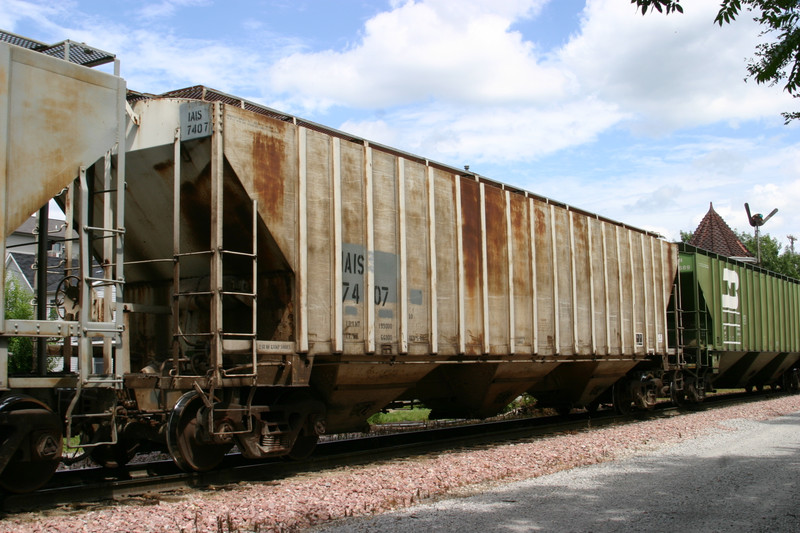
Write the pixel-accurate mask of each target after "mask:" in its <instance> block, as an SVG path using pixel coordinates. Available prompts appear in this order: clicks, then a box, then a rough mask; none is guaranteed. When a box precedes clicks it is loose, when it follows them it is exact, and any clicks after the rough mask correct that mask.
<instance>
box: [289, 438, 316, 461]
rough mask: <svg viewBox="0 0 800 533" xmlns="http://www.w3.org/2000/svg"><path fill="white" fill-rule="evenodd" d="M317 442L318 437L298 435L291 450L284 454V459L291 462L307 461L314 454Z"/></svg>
mask: <svg viewBox="0 0 800 533" xmlns="http://www.w3.org/2000/svg"><path fill="white" fill-rule="evenodd" d="M317 442H319V435H302V434H301V435H298V436H297V439H296V440H295V441H294V444H293V445H292V450H291V451H290V452H289V453H288V454H286V457H288V458H289V459H292V460H293V461H302V460H303V459H308V458H309V457H310V456H311V454H312V453H314V449H315V448H316V447H317Z"/></svg>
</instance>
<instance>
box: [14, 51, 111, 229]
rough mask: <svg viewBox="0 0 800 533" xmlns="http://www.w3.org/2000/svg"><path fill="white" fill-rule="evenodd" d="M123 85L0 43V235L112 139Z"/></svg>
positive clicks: (107, 76)
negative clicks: (0, 169)
mask: <svg viewBox="0 0 800 533" xmlns="http://www.w3.org/2000/svg"><path fill="white" fill-rule="evenodd" d="M124 98H125V82H124V80H122V79H121V78H119V77H116V76H112V75H110V74H106V73H103V72H97V71H94V70H91V69H88V68H85V67H82V66H79V65H76V64H73V63H67V62H64V61H61V60H58V59H55V58H52V57H49V56H47V55H44V54H40V53H37V52H33V51H31V50H27V49H24V48H20V47H18V46H13V45H9V44H6V43H0V107H1V108H2V113H3V115H4V116H5V117H6V121H4V125H3V127H2V129H0V162H2V163H4V167H5V172H4V174H3V175H2V179H3V183H2V184H0V186H2V187H3V189H4V190H5V195H6V199H5V209H4V210H3V213H4V228H3V230H4V236H7V235H9V234H10V233H11V232H12V231H14V229H16V228H17V227H18V226H19V225H20V224H22V222H24V221H25V220H26V219H27V218H28V216H29V215H30V214H31V213H32V212H34V211H35V210H36V209H38V208H39V206H41V205H43V204H45V203H46V202H47V201H49V200H50V198H52V197H53V196H55V195H57V194H58V193H59V191H61V190H62V189H63V188H64V187H66V186H67V185H69V184H70V183H71V182H72V180H74V179H75V178H76V177H77V175H78V171H79V167H80V166H81V165H86V166H88V165H91V164H93V163H94V162H95V161H97V160H98V159H100V158H101V157H103V155H104V154H105V153H106V152H108V151H109V150H111V149H113V148H114V145H115V144H116V142H117V137H118V135H117V132H118V130H119V124H120V120H122V117H121V114H120V109H121V108H120V105H123V104H124V101H125V100H124Z"/></svg>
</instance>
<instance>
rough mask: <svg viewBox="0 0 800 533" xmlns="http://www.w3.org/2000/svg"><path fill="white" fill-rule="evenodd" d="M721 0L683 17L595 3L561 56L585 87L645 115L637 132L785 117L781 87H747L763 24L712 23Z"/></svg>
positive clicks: (605, 0) (614, 1)
mask: <svg viewBox="0 0 800 533" xmlns="http://www.w3.org/2000/svg"><path fill="white" fill-rule="evenodd" d="M718 7H719V6H718V4H717V3H715V2H693V3H691V5H687V6H686V8H685V13H684V14H671V15H668V16H664V15H659V14H657V13H654V14H649V15H647V16H644V17H643V16H641V15H637V14H636V13H635V12H634V7H633V6H632V5H630V3H628V2H620V1H619V0H589V1H588V2H587V5H586V8H585V10H584V16H583V20H582V24H581V33H580V35H578V36H577V37H576V38H574V39H573V40H572V41H571V42H570V43H568V44H567V45H566V46H565V47H564V48H563V50H562V51H561V53H560V54H559V57H560V59H561V60H562V61H563V64H564V67H565V68H567V69H569V70H570V71H572V72H574V74H575V77H576V79H578V80H580V83H581V86H582V90H583V91H590V92H594V93H596V94H597V95H598V96H599V97H601V98H603V99H607V100H610V101H613V102H617V103H618V104H619V105H620V106H621V107H623V108H624V109H626V110H629V111H631V112H634V113H636V114H637V115H638V119H637V122H636V123H635V124H634V127H635V128H637V129H638V130H639V131H642V132H645V131H646V132H649V133H651V134H663V133H666V132H668V131H671V130H675V129H680V128H686V127H693V126H698V125H705V124H711V123H715V122H718V121H727V122H731V123H735V121H738V120H750V119H759V118H762V117H769V118H770V119H771V120H774V121H779V120H781V119H780V117H779V116H778V114H779V112H780V111H781V110H785V109H786V108H787V107H789V106H790V105H791V99H790V98H788V97H787V96H786V95H782V94H781V92H780V90H779V89H777V88H774V87H764V86H758V85H757V84H756V83H755V82H753V81H750V82H749V83H746V84H745V83H743V81H742V80H743V79H744V77H745V75H746V68H745V66H746V63H747V59H748V58H751V57H752V55H753V51H754V49H755V46H756V44H757V42H758V35H759V31H760V30H759V27H758V25H757V24H756V23H755V22H753V21H752V20H751V19H752V17H751V16H749V14H747V13H745V14H743V15H742V16H740V17H739V19H738V20H737V21H736V22H735V23H733V24H730V25H725V26H723V27H721V28H720V27H719V26H717V25H716V24H713V20H714V16H715V15H716V11H717V9H718Z"/></svg>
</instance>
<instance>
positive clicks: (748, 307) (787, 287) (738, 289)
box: [679, 251, 800, 353]
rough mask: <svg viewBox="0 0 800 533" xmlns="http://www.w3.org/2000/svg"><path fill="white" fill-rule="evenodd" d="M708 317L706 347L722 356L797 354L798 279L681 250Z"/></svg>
mask: <svg viewBox="0 0 800 533" xmlns="http://www.w3.org/2000/svg"><path fill="white" fill-rule="evenodd" d="M679 269H680V272H681V273H688V274H694V276H693V278H694V281H695V282H696V284H697V286H698V287H699V291H700V295H699V296H700V298H701V300H700V301H701V302H702V303H701V306H702V304H704V306H705V311H707V312H708V315H709V317H710V319H711V322H712V324H711V327H710V330H709V335H708V339H707V341H708V342H707V344H706V348H708V349H710V350H714V351H722V352H741V351H745V352H782V353H786V352H798V351H800V281H798V280H793V279H790V278H788V277H785V276H781V275H778V274H774V273H771V272H768V271H766V270H763V269H760V268H757V267H754V266H752V265H748V264H746V263H740V262H738V261H733V260H730V259H727V258H724V257H721V256H714V255H706V254H704V253H702V252H693V251H682V252H681V254H680V262H679Z"/></svg>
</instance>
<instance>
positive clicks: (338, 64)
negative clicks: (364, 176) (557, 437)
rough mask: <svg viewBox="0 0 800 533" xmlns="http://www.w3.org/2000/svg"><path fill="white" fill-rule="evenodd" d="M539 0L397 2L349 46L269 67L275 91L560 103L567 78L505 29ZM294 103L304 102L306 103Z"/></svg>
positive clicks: (340, 97)
mask: <svg viewBox="0 0 800 533" xmlns="http://www.w3.org/2000/svg"><path fill="white" fill-rule="evenodd" d="M542 4H543V2H542V1H541V0H538V1H532V0H529V1H525V2H524V1H521V0H520V1H504V2H502V1H501V2H497V1H492V2H486V1H477V0H473V1H468V2H458V3H454V2H446V1H442V0H436V1H427V2H413V1H408V2H404V3H402V4H397V6H396V7H395V9H393V10H392V11H388V12H383V13H380V14H379V15H377V16H375V17H373V18H372V19H370V20H369V21H367V23H366V24H365V27H364V34H363V37H362V39H361V41H360V42H359V43H358V44H357V45H355V46H352V47H351V48H349V49H346V50H342V51H336V50H324V51H320V52H311V53H297V54H293V55H290V56H288V57H285V58H283V59H281V60H280V61H278V62H277V63H276V64H275V65H274V66H273V68H272V70H271V74H272V81H273V84H274V88H275V89H276V90H277V91H279V92H283V93H295V92H297V93H299V94H301V95H304V96H309V95H314V96H315V97H316V102H315V103H316V104H317V106H318V107H321V108H324V107H327V106H331V105H345V106H350V107H361V108H364V107H366V108H374V107H384V106H388V107H391V106H399V105H407V104H410V103H417V102H424V101H426V100H428V99H437V100H444V101H448V102H460V103H462V104H467V105H469V104H482V105H487V104H488V105H508V104H521V103H522V104H524V103H530V102H539V103H542V104H543V103H545V102H549V101H554V100H558V99H559V98H560V95H561V94H562V93H564V92H565V91H567V90H568V87H569V85H570V84H571V80H570V78H569V76H568V75H566V74H565V73H564V72H562V71H560V70H558V69H557V68H555V67H553V66H551V65H548V64H547V63H546V62H544V61H540V59H541V58H539V57H537V54H536V52H535V50H534V46H533V44H532V43H531V42H530V41H525V40H524V39H523V37H522V35H521V34H520V33H518V32H515V31H510V30H509V28H510V26H511V24H512V23H513V22H514V21H515V20H516V19H518V18H519V17H523V16H529V14H530V13H532V12H535V11H537V10H538V8H539V7H540V6H541V5H542ZM298 101H300V102H302V104H303V105H309V100H308V99H307V98H306V99H303V98H302V97H300V98H299V99H298Z"/></svg>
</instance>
